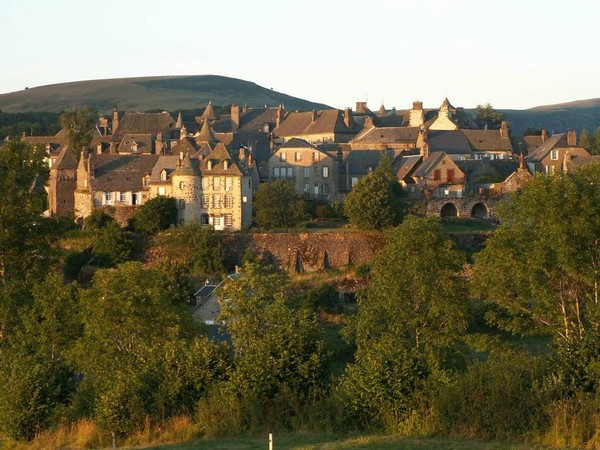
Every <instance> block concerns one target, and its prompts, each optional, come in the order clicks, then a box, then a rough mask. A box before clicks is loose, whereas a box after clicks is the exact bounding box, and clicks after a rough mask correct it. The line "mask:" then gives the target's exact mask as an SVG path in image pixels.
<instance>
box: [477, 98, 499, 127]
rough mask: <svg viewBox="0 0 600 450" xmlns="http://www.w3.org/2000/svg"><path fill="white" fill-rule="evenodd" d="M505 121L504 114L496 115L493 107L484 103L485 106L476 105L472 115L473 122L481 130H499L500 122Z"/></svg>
mask: <svg viewBox="0 0 600 450" xmlns="http://www.w3.org/2000/svg"><path fill="white" fill-rule="evenodd" d="M505 119H506V116H505V115H504V114H498V112H497V111H496V110H495V109H494V107H493V106H492V105H491V104H489V103H486V104H485V105H477V106H476V107H475V112H474V113H473V120H475V123H476V124H477V126H478V127H479V128H481V129H488V130H499V129H500V126H501V125H502V121H503V120H505Z"/></svg>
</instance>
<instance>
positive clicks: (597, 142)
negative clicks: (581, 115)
mask: <svg viewBox="0 0 600 450" xmlns="http://www.w3.org/2000/svg"><path fill="white" fill-rule="evenodd" d="M591 153H592V154H593V155H600V127H598V128H596V131H595V132H594V138H593V139H592V148H591Z"/></svg>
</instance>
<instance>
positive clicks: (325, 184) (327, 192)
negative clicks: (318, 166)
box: [323, 183, 329, 195]
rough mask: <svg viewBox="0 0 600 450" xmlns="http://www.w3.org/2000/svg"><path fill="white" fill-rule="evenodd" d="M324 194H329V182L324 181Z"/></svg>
mask: <svg viewBox="0 0 600 450" xmlns="http://www.w3.org/2000/svg"><path fill="white" fill-rule="evenodd" d="M323 195H329V185H328V184H327V183H323Z"/></svg>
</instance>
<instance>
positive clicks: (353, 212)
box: [344, 157, 404, 230]
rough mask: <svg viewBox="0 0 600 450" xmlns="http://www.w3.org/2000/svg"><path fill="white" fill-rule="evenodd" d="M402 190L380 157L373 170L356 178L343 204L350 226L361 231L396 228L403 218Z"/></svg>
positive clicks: (388, 166) (385, 161) (385, 160)
mask: <svg viewBox="0 0 600 450" xmlns="http://www.w3.org/2000/svg"><path fill="white" fill-rule="evenodd" d="M403 195H404V191H403V190H402V187H401V186H400V183H399V182H398V180H397V179H396V177H394V175H393V174H392V168H391V164H390V161H389V159H388V158H387V157H384V158H383V159H382V160H381V162H380V164H379V166H378V167H377V169H375V170H374V171H373V172H372V173H370V174H369V175H367V176H366V177H364V178H362V179H360V180H359V181H358V182H357V183H356V185H355V186H354V187H353V188H352V191H350V193H349V194H348V196H347V197H346V200H345V201H344V212H345V214H346V216H348V219H349V220H350V223H352V224H353V225H355V226H357V227H358V228H360V229H364V230H382V229H384V228H388V227H392V226H396V225H398V224H399V223H400V222H401V221H402V217H403V216H404V202H403V200H402V198H403Z"/></svg>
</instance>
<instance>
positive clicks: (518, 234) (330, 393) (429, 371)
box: [0, 141, 600, 448]
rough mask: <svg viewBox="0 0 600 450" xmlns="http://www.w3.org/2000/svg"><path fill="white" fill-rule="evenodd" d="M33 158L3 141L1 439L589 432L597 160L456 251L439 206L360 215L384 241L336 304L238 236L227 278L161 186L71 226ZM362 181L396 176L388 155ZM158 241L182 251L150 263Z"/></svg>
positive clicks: (553, 439) (206, 234)
mask: <svg viewBox="0 0 600 450" xmlns="http://www.w3.org/2000/svg"><path fill="white" fill-rule="evenodd" d="M43 157H44V153H43V152H42V151H39V150H36V149H35V148H32V147H29V146H27V145H25V144H24V143H22V142H20V141H11V142H8V143H5V144H4V145H3V146H1V147H0V191H1V192H3V196H2V201H1V202H0V226H1V230H2V233H0V379H1V380H2V383H0V430H1V432H2V433H3V434H4V435H5V436H6V437H7V438H10V439H14V440H22V441H31V440H33V441H35V440H36V439H37V440H38V441H39V440H43V439H46V438H47V435H48V433H52V432H55V433H56V430H61V429H62V430H65V429H73V428H77V429H79V430H88V434H87V435H86V436H85V438H83V437H82V438H81V440H80V441H79V442H70V443H67V444H61V445H70V446H72V447H77V446H79V447H100V446H109V445H110V444H111V440H112V439H113V436H114V439H115V440H116V442H117V443H118V444H119V445H120V444H122V443H125V442H128V443H130V444H134V443H148V442H149V441H152V440H154V439H157V438H158V437H157V436H160V434H161V431H160V430H163V431H162V433H163V435H164V436H166V437H165V439H191V438H215V437H230V436H235V435H254V434H258V433H260V434H264V433H268V432H271V431H293V432H303V431H312V432H335V433H349V432H365V431H369V432H372V431H377V432H381V433H390V434H391V433H394V434H401V435H405V436H423V435H433V434H442V435H444V436H448V437H451V438H455V437H470V438H480V439H510V440H518V441H522V442H530V443H534V442H535V443H542V444H546V445H550V446H555V447H572V448H580V447H584V446H586V447H587V448H598V447H599V446H600V440H598V436H600V430H599V428H598V423H600V422H599V420H598V419H599V417H600V386H599V383H598V380H600V306H599V281H600V190H599V189H598V185H600V165H589V166H586V167H584V168H582V169H580V170H579V171H577V172H575V173H572V174H569V175H555V176H538V177H535V178H534V179H533V180H532V181H531V182H529V184H528V185H527V186H526V187H525V188H524V189H523V191H522V192H520V193H515V194H514V195H512V196H511V197H509V198H508V199H507V200H506V201H505V202H504V203H503V205H502V207H501V208H500V209H499V211H498V215H499V217H500V225H499V227H498V228H497V229H496V231H495V232H494V234H493V236H491V237H490V238H489V239H488V241H487V244H486V246H485V248H484V249H482V250H480V251H479V252H477V253H476V254H475V255H474V256H473V255H469V259H467V255H466V254H465V253H464V252H463V251H462V250H461V249H459V248H457V246H456V245H455V244H454V242H453V241H452V239H450V238H449V237H448V236H447V235H446V234H445V233H444V232H443V231H442V227H441V224H440V222H439V221H438V220H435V219H430V218H420V217H414V216H410V215H407V216H405V215H404V214H403V212H402V209H401V207H400V206H399V208H398V209H394V210H393V211H392V212H393V216H391V218H390V219H389V221H383V222H381V223H377V224H371V225H370V227H372V228H378V229H384V232H385V233H386V236H387V244H386V246H385V248H384V249H383V250H382V252H381V253H380V254H378V255H377V256H376V258H375V259H374V261H373V263H372V264H371V265H370V266H369V267H366V266H361V267H356V268H350V269H348V272H347V273H346V274H345V275H344V276H353V277H356V278H360V279H361V281H362V284H363V285H364V286H365V288H364V289H361V290H360V291H359V292H358V293H357V296H356V299H355V301H354V299H345V300H343V301H342V300H340V297H339V295H338V292H337V290H336V289H335V287H334V286H333V285H332V284H331V279H332V278H335V276H338V275H340V274H335V273H329V274H325V275H329V278H323V279H321V281H316V282H314V283H306V282H305V280H304V281H303V280H298V279H297V278H294V277H290V276H289V275H287V274H286V273H284V272H280V271H277V270H275V269H274V268H271V267H269V266H268V265H266V264H265V263H264V262H263V261H261V260H260V259H257V257H256V256H255V255H252V254H251V253H248V254H247V255H246V256H245V257H244V262H243V264H242V267H241V270H240V273H238V274H237V275H235V276H232V277H225V274H227V273H228V272H230V271H232V269H233V268H232V267H227V265H226V263H225V261H224V259H223V256H222V251H221V249H220V248H219V245H218V244H217V241H216V240H215V239H214V232H211V231H210V230H207V229H203V228H200V227H198V226H194V225H189V226H182V227H177V228H173V227H171V225H172V224H173V222H174V217H176V216H174V215H173V211H174V209H175V205H174V204H172V202H169V200H168V199H164V198H159V199H156V200H154V201H152V202H148V203H146V204H145V205H144V206H143V207H141V208H140V209H139V212H138V213H137V214H136V217H135V218H134V220H132V221H131V223H130V225H129V227H127V228H126V229H123V228H121V227H119V226H118V225H117V224H116V223H115V222H114V220H112V219H111V218H110V217H109V216H107V215H105V214H103V213H102V212H96V213H95V214H94V215H92V216H91V217H90V218H88V219H87V220H86V221H85V223H84V224H83V229H74V228H73V225H72V224H70V223H69V222H68V221H65V220H63V219H57V218H44V217H42V216H41V213H42V211H43V210H44V209H45V195H46V194H45V192H44V191H43V182H44V179H45V177H47V170H46V169H45V164H44V162H43ZM369 177H372V179H373V180H375V181H378V182H377V183H373V185H376V186H378V189H384V188H385V187H386V186H388V187H389V182H388V181H389V180H388V178H386V176H385V164H384V165H382V169H381V170H380V171H379V170H378V171H375V172H373V174H372V175H370V176H369ZM373 180H371V179H370V180H369V182H368V183H367V182H365V183H364V185H365V186H372V184H371V181H373ZM40 186H41V187H42V189H40V188H39V187H40ZM357 188H360V186H357ZM365 189H366V187H365ZM279 191H280V192H286V191H285V187H283V185H282V186H281V189H279ZM357 192H359V193H360V189H358V190H357ZM392 192H393V190H392ZM357 195H358V194H357ZM400 200H401V199H400ZM291 203H293V202H291ZM349 205H350V206H349ZM351 205H352V201H351V199H350V198H349V200H348V203H347V204H346V205H345V208H346V211H347V212H348V215H349V216H351V214H350V210H351V209H352V207H351ZM398 205H401V203H398ZM315 210H316V208H315ZM279 215H280V216H281V215H282V214H279ZM386 220H387V219H386ZM351 221H352V222H353V223H356V225H357V226H361V225H360V222H354V220H353V219H352V216H351ZM399 222H400V223H399ZM397 223H399V225H398V226H396V225H397ZM168 242H173V243H174V244H173V246H174V247H173V248H177V249H178V250H177V251H169V250H167V251H166V252H165V254H164V258H163V259H164V261H163V263H162V264H161V265H155V266H152V267H151V266H149V265H147V264H146V265H145V264H143V262H142V261H143V255H144V252H145V251H146V250H147V249H148V248H149V247H151V246H152V245H155V244H156V243H168ZM67 243H68V244H67ZM167 247H168V246H167ZM181 249H183V250H181ZM340 276H341V275H340ZM209 277H211V278H222V279H225V282H224V283H223V284H222V285H221V287H219V288H218V291H217V294H218V298H219V304H220V309H221V315H220V317H219V323H220V324H221V326H220V331H221V332H222V333H226V334H227V336H229V338H228V339H221V340H219V341H217V340H215V339H212V338H209V330H208V329H207V328H206V327H205V326H204V324H200V323H199V322H198V321H197V320H195V318H194V316H193V315H192V313H191V309H190V307H189V303H190V294H191V293H192V292H193V290H194V289H193V288H195V287H196V288H197V287H199V286H201V285H202V284H203V283H204V280H205V279H206V278H209ZM213 331H214V330H213ZM211 334H214V333H211ZM176 429H177V430H180V431H178V432H177V433H175V432H174V431H173V430H176ZM165 430H166V431H165ZM181 430H186V431H181ZM169 431H170V432H169ZM81 433H82V434H83V431H81Z"/></svg>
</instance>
